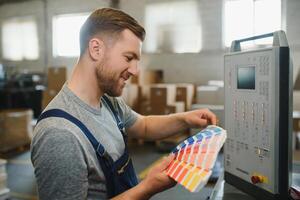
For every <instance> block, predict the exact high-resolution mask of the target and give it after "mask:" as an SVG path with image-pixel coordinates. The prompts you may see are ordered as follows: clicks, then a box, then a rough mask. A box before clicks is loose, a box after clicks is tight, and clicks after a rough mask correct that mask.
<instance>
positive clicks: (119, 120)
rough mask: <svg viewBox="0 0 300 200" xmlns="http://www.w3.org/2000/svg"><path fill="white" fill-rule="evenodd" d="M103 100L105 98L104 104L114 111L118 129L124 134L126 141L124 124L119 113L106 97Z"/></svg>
mask: <svg viewBox="0 0 300 200" xmlns="http://www.w3.org/2000/svg"><path fill="white" fill-rule="evenodd" d="M102 98H103V100H104V102H105V103H106V104H107V105H108V107H109V108H110V110H111V111H112V113H113V115H114V118H115V120H116V121H117V125H118V128H119V130H120V132H121V133H122V135H123V137H124V139H126V133H125V131H124V123H123V122H122V120H121V118H120V116H119V113H118V112H117V111H116V109H115V108H114V106H113V105H112V103H111V101H110V100H109V98H108V97H107V96H106V95H103V96H102Z"/></svg>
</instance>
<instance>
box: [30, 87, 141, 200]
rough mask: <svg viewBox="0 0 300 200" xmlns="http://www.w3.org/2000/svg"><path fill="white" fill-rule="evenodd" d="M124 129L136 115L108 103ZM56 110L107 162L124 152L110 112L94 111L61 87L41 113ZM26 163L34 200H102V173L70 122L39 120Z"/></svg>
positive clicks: (105, 109) (103, 108) (114, 100)
mask: <svg viewBox="0 0 300 200" xmlns="http://www.w3.org/2000/svg"><path fill="white" fill-rule="evenodd" d="M110 100H111V102H112V103H113V105H114V107H115V108H116V109H117V110H118V113H119V115H120V117H121V120H122V121H123V122H124V125H125V128H128V127H130V126H131V125H133V124H134V122H135V121H136V119H137V113H135V112H134V111H132V110H131V109H130V108H129V107H128V106H127V105H126V104H125V103H124V101H123V100H122V99H121V98H111V97H110ZM53 108H59V109H63V110H64V111H66V112H68V113H69V114H71V115H73V116H74V117H76V118H77V119H79V120H80V121H81V122H82V123H83V124H84V125H85V126H86V127H87V128H88V129H89V130H90V131H91V133H92V134H93V135H94V137H95V138H96V139H97V140H98V141H99V142H100V143H101V144H102V145H103V146H104V148H105V149H106V151H107V152H108V153H109V154H110V156H111V157H112V158H113V160H117V159H118V158H119V157H120V156H121V155H122V154H123V152H124V148H125V145H124V141H123V137H122V135H121V132H120V131H119V129H118V127H117V123H116V121H115V119H114V116H113V113H112V112H111V110H110V109H109V107H108V106H107V105H106V104H105V103H103V102H101V108H100V109H95V108H93V107H91V106H89V105H88V104H86V103H85V102H83V101H82V100H81V99H79V98H78V97H77V96H76V95H75V94H74V93H73V92H72V91H71V90H70V89H69V88H68V87H67V85H64V86H63V88H62V90H61V91H60V92H59V93H58V95H57V96H56V97H55V98H54V99H53V100H52V101H51V102H50V104H49V105H48V106H47V107H46V109H45V110H49V109H53ZM31 161H32V163H33V166H34V168H35V176H36V180H37V185H38V193H39V199H40V200H43V199H45V200H50V199H51V200H52V199H72V200H76V199H80V200H82V199H107V197H106V186H105V178H104V174H103V172H102V170H101V167H100V165H99V163H98V160H97V157H96V153H95V150H94V149H93V146H92V145H91V143H90V142H89V140H88V139H87V138H86V136H85V135H84V134H83V132H82V131H81V130H80V129H79V128H78V127H77V126H76V125H75V124H73V123H72V122H70V121H68V120H66V119H63V118H57V117H51V118H47V119H43V120H41V121H40V122H39V123H38V124H37V126H36V127H35V129H34V136H33V139H32V143H31Z"/></svg>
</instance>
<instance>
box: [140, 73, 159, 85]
mask: <svg viewBox="0 0 300 200" xmlns="http://www.w3.org/2000/svg"><path fill="white" fill-rule="evenodd" d="M138 79H139V80H138V81H139V84H140V85H150V84H156V83H163V71H162V70H142V71H141V72H140V74H139V78H138Z"/></svg>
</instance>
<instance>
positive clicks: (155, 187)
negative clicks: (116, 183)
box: [112, 155, 176, 200]
mask: <svg viewBox="0 0 300 200" xmlns="http://www.w3.org/2000/svg"><path fill="white" fill-rule="evenodd" d="M173 159H174V155H170V156H168V157H166V158H164V159H163V161H162V162H161V163H159V164H157V165H155V166H154V167H153V168H152V169H151V170H150V171H149V173H148V175H147V177H146V178H145V179H144V180H143V181H142V182H140V183H139V184H138V185H137V186H135V187H133V188H131V189H130V190H127V191H126V192H123V193H122V194H120V195H118V196H116V197H114V198H112V200H147V199H150V198H151V197H152V196H153V195H155V194H156V193H159V192H162V191H164V190H167V189H169V188H171V187H173V186H174V185H175V184H176V182H175V181H174V180H173V179H171V178H170V177H169V176H168V175H166V173H165V172H164V171H165V169H166V168H167V167H168V165H169V164H170V162H171V161H172V160H173Z"/></svg>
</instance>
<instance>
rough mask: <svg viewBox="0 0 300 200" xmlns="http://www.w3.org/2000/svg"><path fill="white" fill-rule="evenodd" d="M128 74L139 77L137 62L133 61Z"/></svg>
mask: <svg viewBox="0 0 300 200" xmlns="http://www.w3.org/2000/svg"><path fill="white" fill-rule="evenodd" d="M128 72H129V73H130V74H132V75H134V76H136V75H138V73H139V67H138V62H137V61H133V62H132V63H131V64H130V66H129V69H128Z"/></svg>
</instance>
